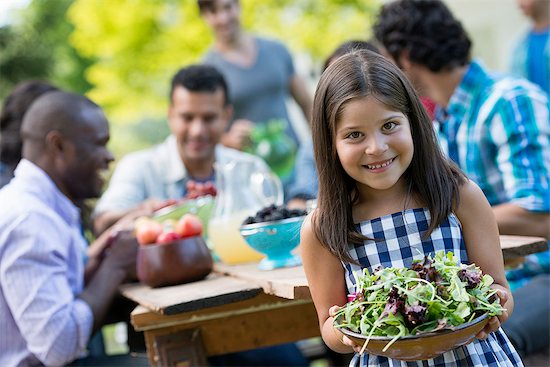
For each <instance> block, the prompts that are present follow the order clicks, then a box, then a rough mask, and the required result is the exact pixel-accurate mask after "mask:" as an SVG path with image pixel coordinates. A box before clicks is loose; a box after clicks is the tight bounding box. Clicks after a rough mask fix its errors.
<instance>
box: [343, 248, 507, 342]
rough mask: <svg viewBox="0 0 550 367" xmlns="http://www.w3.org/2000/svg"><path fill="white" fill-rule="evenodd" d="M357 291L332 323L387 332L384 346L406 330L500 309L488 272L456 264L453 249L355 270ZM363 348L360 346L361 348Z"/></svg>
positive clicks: (449, 324) (448, 324)
mask: <svg viewBox="0 0 550 367" xmlns="http://www.w3.org/2000/svg"><path fill="white" fill-rule="evenodd" d="M354 276H355V280H356V293H354V294H352V295H349V296H348V299H349V302H348V303H347V304H346V305H345V306H344V307H342V308H341V309H340V310H339V311H338V312H337V314H336V315H335V318H334V320H335V322H334V326H335V327H337V328H347V329H349V330H351V331H354V332H356V333H360V334H363V335H365V336H367V340H366V342H365V345H364V346H366V344H368V341H369V339H370V338H371V337H372V336H383V337H391V338H392V339H391V341H390V342H389V343H388V344H387V345H386V346H385V348H384V351H386V350H387V349H388V348H389V347H390V346H391V345H392V344H393V343H394V342H395V341H396V340H397V339H399V338H401V337H403V336H407V335H419V334H423V333H427V332H432V331H437V330H445V329H453V328H454V327H456V326H458V325H461V324H463V323H465V322H468V321H471V320H473V319H474V318H476V317H478V316H481V315H483V314H484V313H487V314H488V315H489V316H494V315H500V314H501V313H502V312H503V311H504V309H503V308H502V306H501V305H500V300H499V298H498V296H496V295H495V293H496V290H493V289H491V288H490V285H491V284H493V278H492V277H491V276H490V275H488V274H482V272H481V269H479V267H477V266H476V265H475V264H470V265H466V264H460V263H459V262H458V261H457V260H456V258H455V257H454V255H453V253H452V252H448V253H447V254H445V253H444V252H443V251H440V252H437V253H436V254H435V256H434V257H433V258H432V257H431V256H425V257H424V259H423V260H416V261H414V262H413V264H412V266H411V267H410V268H401V269H400V268H379V269H377V270H375V271H374V273H373V274H369V271H368V270H367V269H363V273H362V274H354ZM363 350H364V348H363Z"/></svg>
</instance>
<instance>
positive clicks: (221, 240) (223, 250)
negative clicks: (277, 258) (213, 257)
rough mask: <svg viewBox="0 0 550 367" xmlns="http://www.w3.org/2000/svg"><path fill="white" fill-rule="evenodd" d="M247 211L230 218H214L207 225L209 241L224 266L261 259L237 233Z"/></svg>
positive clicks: (260, 255) (246, 215)
mask: <svg viewBox="0 0 550 367" xmlns="http://www.w3.org/2000/svg"><path fill="white" fill-rule="evenodd" d="M248 214H250V213H248V211H245V212H241V213H235V214H234V215H233V216H232V217H214V218H212V219H211V220H210V224H209V228H210V230H209V240H210V241H211V243H212V246H213V247H214V250H215V251H216V254H217V255H218V256H219V258H220V259H221V260H222V261H223V262H224V263H226V264H239V263H245V262H252V261H260V260H261V259H262V257H263V255H262V254H260V253H259V252H257V251H254V250H253V249H252V248H251V247H250V246H248V244H247V243H246V242H245V240H244V239H243V237H242V236H241V234H240V232H239V227H240V226H241V224H242V222H243V221H244V220H245V218H246V217H248Z"/></svg>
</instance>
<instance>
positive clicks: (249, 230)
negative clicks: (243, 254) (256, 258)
mask: <svg viewBox="0 0 550 367" xmlns="http://www.w3.org/2000/svg"><path fill="white" fill-rule="evenodd" d="M304 218H305V216H301V217H293V218H287V219H281V220H276V221H272V222H262V223H254V224H246V225H243V226H241V228H240V232H241V235H242V236H243V238H244V239H245V241H246V243H248V245H250V247H252V248H253V249H254V250H256V251H258V252H260V253H262V254H264V255H266V258H265V259H263V260H262V261H260V264H259V265H258V267H259V268H260V269H261V270H271V269H275V268H282V267H285V266H297V265H300V264H301V263H302V260H301V259H300V256H298V255H294V254H292V253H291V251H292V250H293V249H294V248H296V246H298V244H299V243H300V228H301V227H302V223H303V222H304Z"/></svg>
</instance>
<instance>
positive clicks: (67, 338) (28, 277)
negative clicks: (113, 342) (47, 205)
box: [0, 213, 93, 366]
mask: <svg viewBox="0 0 550 367" xmlns="http://www.w3.org/2000/svg"><path fill="white" fill-rule="evenodd" d="M68 228H69V230H68ZM74 241H75V234H74V233H73V232H72V231H71V230H70V227H68V226H65V225H64V223H62V222H61V220H56V219H54V218H52V217H50V216H47V215H43V214H38V213H31V214H27V215H25V216H22V217H19V218H18V219H17V221H16V222H14V223H13V226H12V229H11V230H9V238H8V241H7V245H6V246H5V248H4V252H3V257H2V263H1V264H0V283H1V284H2V291H3V295H4V297H5V300H6V303H7V305H8V307H9V309H10V311H11V314H12V316H13V319H14V320H15V323H16V324H17V327H18V328H19V331H20V333H21V335H22V336H23V337H24V338H25V340H26V342H27V347H28V349H29V351H30V352H31V353H33V354H34V355H35V356H36V358H38V359H39V360H40V361H41V362H42V363H43V364H45V365H54V366H57V365H63V364H66V363H68V362H70V361H72V360H74V359H76V358H78V357H80V356H82V355H83V354H84V353H85V350H86V345H87V343H88V340H89V338H90V334H91V331H92V326H93V314H92V311H91V309H90V307H89V306H88V304H86V303H85V302H84V301H82V300H79V299H77V298H76V296H77V295H78V294H80V293H81V291H82V277H83V264H82V254H81V253H79V252H80V251H81V250H82V249H81V248H80V246H77V245H75V243H74Z"/></svg>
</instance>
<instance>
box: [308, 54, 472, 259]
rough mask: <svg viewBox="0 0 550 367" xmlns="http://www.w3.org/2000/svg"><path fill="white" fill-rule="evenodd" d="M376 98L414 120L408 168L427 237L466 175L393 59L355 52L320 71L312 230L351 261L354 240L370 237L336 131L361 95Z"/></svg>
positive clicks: (315, 109) (447, 210)
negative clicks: (358, 214) (358, 217)
mask: <svg viewBox="0 0 550 367" xmlns="http://www.w3.org/2000/svg"><path fill="white" fill-rule="evenodd" d="M367 96H373V97H375V98H376V99H377V100H379V101H380V102H382V103H384V104H385V105H386V106H387V107H388V108H389V109H391V110H394V111H400V112H402V113H403V114H404V115H405V116H407V118H408V119H409V122H410V125H411V134H412V139H413V142H414V155H413V158H412V161H411V164H410V166H409V167H408V169H407V170H406V171H405V173H404V174H405V178H406V180H407V182H408V184H409V187H410V188H411V192H412V193H414V194H416V195H417V196H418V197H419V198H420V200H422V202H423V203H425V205H426V207H427V208H428V209H429V211H430V215H431V218H432V219H431V223H430V227H429V228H428V230H427V231H426V233H424V236H428V235H429V234H430V233H431V232H432V231H433V230H434V229H435V228H436V227H437V226H439V225H440V224H441V222H442V221H443V220H444V219H445V218H447V217H448V215H449V214H450V213H451V212H452V210H453V209H454V208H455V207H456V206H457V205H458V200H459V194H458V193H459V186H460V185H462V184H463V183H464V182H465V180H466V177H465V176H464V174H463V173H462V172H461V171H460V170H459V169H458V168H457V167H456V166H455V165H454V164H452V163H451V162H450V161H448V160H447V159H446V158H445V157H444V156H443V154H442V152H441V150H440V149H439V146H438V143H437V138H436V136H435V133H434V130H433V126H432V122H431V120H430V118H429V117H428V115H427V113H426V111H425V110H424V107H423V106H422V104H421V102H420V100H419V98H418V96H417V95H416V93H415V91H414V88H413V87H412V86H411V84H410V82H409V81H408V79H407V78H406V77H405V75H404V74H403V73H402V72H401V71H400V70H399V69H398V68H397V67H396V66H395V65H394V64H392V63H391V62H390V61H388V60H387V59H385V58H384V57H382V56H380V55H378V54H376V53H373V52H371V51H365V50H362V51H353V52H351V53H349V54H347V55H345V56H342V57H340V58H339V59H338V60H336V61H335V62H334V63H333V64H331V65H330V66H329V67H328V68H327V69H326V70H325V72H324V73H323V74H322V75H321V79H320V80H319V84H318V85H317V90H316V91H315V98H314V102H313V116H312V133H313V146H314V153H315V161H316V164H317V169H318V172H319V173H318V174H319V194H318V203H317V210H316V212H315V215H314V217H313V218H312V219H313V221H312V223H313V230H314V232H315V234H316V236H317V238H318V239H319V240H320V242H321V243H323V244H324V245H325V246H326V247H327V248H328V249H329V250H330V252H331V253H332V254H334V255H335V256H337V257H338V258H340V259H341V260H343V261H348V262H352V261H353V260H352V259H351V258H350V256H349V254H348V246H349V243H361V242H362V241H364V240H365V239H367V238H366V237H365V236H363V235H362V234H361V233H360V232H358V230H357V228H356V226H355V224H354V223H353V217H352V206H353V204H354V203H355V202H356V201H357V199H358V191H357V187H356V182H355V180H354V179H352V178H351V177H349V176H348V174H347V173H346V172H345V171H344V169H343V167H342V165H341V164H340V159H339V158H338V154H337V152H336V146H335V132H336V123H337V122H338V120H339V118H340V116H341V114H342V109H343V107H344V105H345V104H346V103H348V102H349V101H351V100H353V99H356V98H363V97H367Z"/></svg>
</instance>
